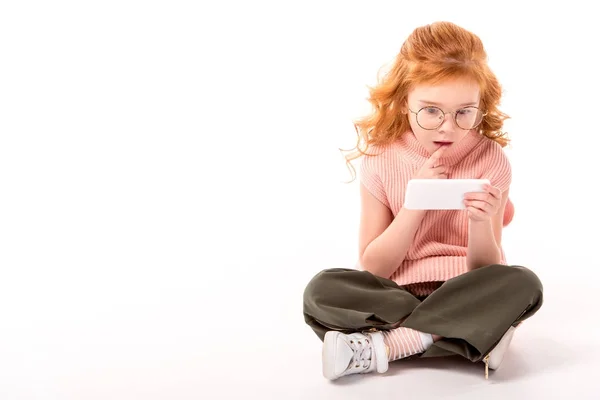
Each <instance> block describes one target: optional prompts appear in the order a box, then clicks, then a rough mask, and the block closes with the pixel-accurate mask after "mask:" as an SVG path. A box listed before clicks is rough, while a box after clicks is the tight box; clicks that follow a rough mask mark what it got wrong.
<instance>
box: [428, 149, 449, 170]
mask: <svg viewBox="0 0 600 400" xmlns="http://www.w3.org/2000/svg"><path fill="white" fill-rule="evenodd" d="M447 147H448V146H440V147H439V148H438V149H437V150H436V151H434V152H433V154H431V156H430V157H429V159H428V160H427V163H428V165H430V166H433V165H435V163H436V162H437V161H438V160H439V159H440V157H442V154H444V151H446V148H447Z"/></svg>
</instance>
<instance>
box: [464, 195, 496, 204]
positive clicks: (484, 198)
mask: <svg viewBox="0 0 600 400" xmlns="http://www.w3.org/2000/svg"><path fill="white" fill-rule="evenodd" d="M465 199H467V200H480V201H485V202H487V203H494V202H495V201H496V199H495V198H494V197H493V196H492V195H491V194H490V193H487V192H486V193H481V192H469V193H465Z"/></svg>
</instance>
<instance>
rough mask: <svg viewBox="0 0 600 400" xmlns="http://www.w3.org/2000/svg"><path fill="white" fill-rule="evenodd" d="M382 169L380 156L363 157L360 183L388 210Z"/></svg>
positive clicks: (388, 205) (381, 157)
mask: <svg viewBox="0 0 600 400" xmlns="http://www.w3.org/2000/svg"><path fill="white" fill-rule="evenodd" d="M383 168H384V165H383V156H382V155H363V156H362V160H361V163H360V174H359V176H360V182H361V183H362V184H363V185H364V186H365V187H366V188H367V190H368V191H369V193H371V194H372V195H373V196H374V197H375V198H376V199H377V200H379V201H380V202H381V203H382V204H383V205H385V206H386V207H388V208H390V204H389V201H388V198H387V195H386V193H385V188H384V186H383V181H382V179H381V175H382V171H383Z"/></svg>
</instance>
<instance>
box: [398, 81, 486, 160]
mask: <svg viewBox="0 0 600 400" xmlns="http://www.w3.org/2000/svg"><path fill="white" fill-rule="evenodd" d="M407 105H408V109H406V110H405V111H406V113H408V118H409V121H410V127H411V129H412V131H413V133H414V134H415V136H416V138H417V140H418V141H419V142H420V143H421V144H422V145H423V147H425V149H426V150H427V151H428V152H429V154H432V153H433V152H435V151H436V150H437V149H438V148H440V146H449V148H448V150H450V149H451V148H452V147H453V146H454V144H455V143H458V142H459V141H460V140H461V139H463V138H464V137H465V136H466V135H467V133H469V129H468V125H465V124H466V123H470V122H471V121H474V120H475V119H477V118H480V117H481V116H480V115H479V116H476V114H477V110H475V109H472V108H466V109H465V108H464V107H468V106H475V107H479V86H478V85H477V83H476V82H474V81H470V80H465V79H457V80H452V81H448V82H444V83H440V84H437V85H435V86H432V85H425V84H424V85H419V86H416V87H415V88H414V89H413V90H412V91H411V92H409V94H408V101H407ZM427 106H435V107H438V108H439V109H441V110H442V111H443V112H445V113H447V114H446V115H445V117H443V114H440V113H439V111H438V110H436V109H434V108H431V107H429V108H425V109H423V108H424V107H427ZM421 109H423V110H422V111H421V112H420V113H419V121H418V122H419V123H420V125H419V123H417V115H416V114H415V113H417V112H419V110H421ZM457 110H461V111H460V113H459V114H460V115H459V116H458V119H459V122H460V123H461V124H462V125H463V127H467V129H463V128H461V127H459V126H457V123H456V121H455V119H454V113H455V111H457ZM442 118H443V119H442ZM465 121H466V122H465ZM438 123H441V125H439V126H438V127H437V128H435V129H431V130H428V129H424V128H423V126H424V127H425V128H431V127H435V126H436V125H437V124H438ZM442 143H446V144H442Z"/></svg>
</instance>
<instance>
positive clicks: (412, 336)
mask: <svg viewBox="0 0 600 400" xmlns="http://www.w3.org/2000/svg"><path fill="white" fill-rule="evenodd" d="M381 333H383V342H384V343H385V344H386V346H388V348H389V350H390V351H389V354H388V361H395V360H398V359H400V358H405V357H409V356H412V355H414V354H419V353H423V352H424V351H425V350H427V349H428V348H429V347H430V346H431V345H432V344H433V338H432V337H431V335H430V334H429V333H423V332H419V331H415V330H414V329H410V328H396V329H392V330H389V331H381Z"/></svg>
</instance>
